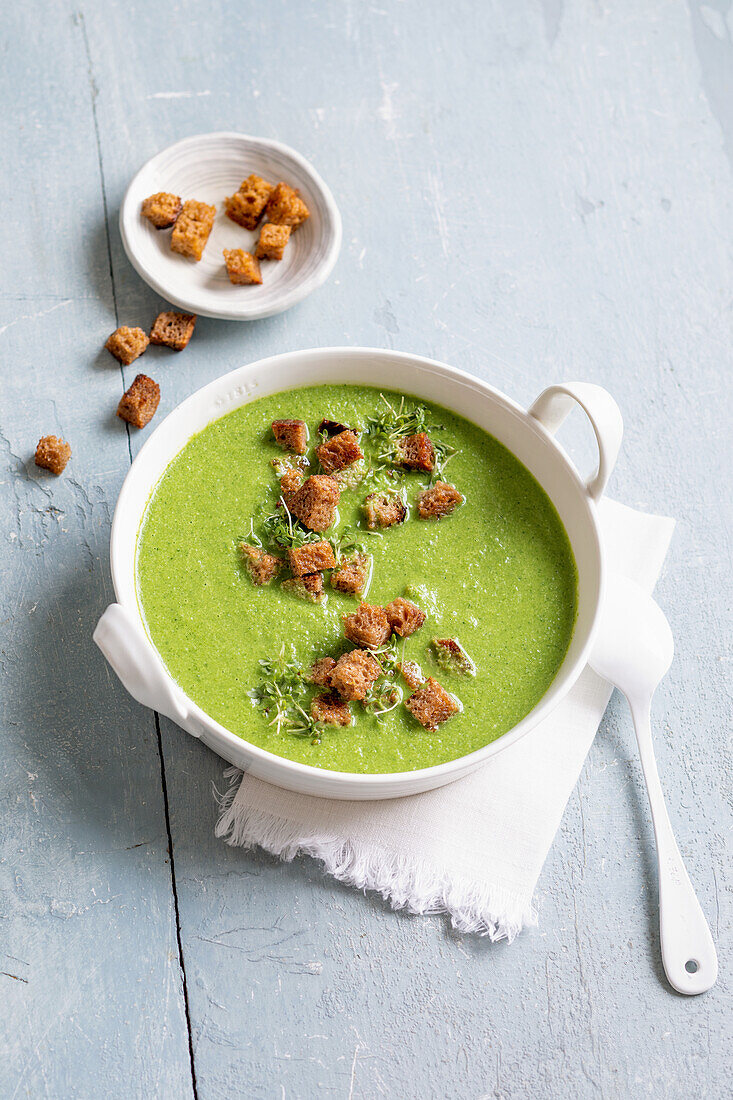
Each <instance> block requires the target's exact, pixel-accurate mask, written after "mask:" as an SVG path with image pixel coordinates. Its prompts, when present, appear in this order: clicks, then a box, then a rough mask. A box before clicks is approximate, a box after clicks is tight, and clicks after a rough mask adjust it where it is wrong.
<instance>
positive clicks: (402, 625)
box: [384, 596, 425, 638]
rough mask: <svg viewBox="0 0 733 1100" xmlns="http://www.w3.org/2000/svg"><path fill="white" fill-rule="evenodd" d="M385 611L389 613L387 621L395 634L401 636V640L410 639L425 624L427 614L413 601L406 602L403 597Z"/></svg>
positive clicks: (399, 597)
mask: <svg viewBox="0 0 733 1100" xmlns="http://www.w3.org/2000/svg"><path fill="white" fill-rule="evenodd" d="M384 610H385V611H386V612H387V621H388V623H389V625H390V627H391V628H392V631H393V633H395V634H399V636H400V637H401V638H409V637H410V635H411V634H414V633H415V631H416V630H419V629H420V627H421V626H422V624H423V623H424V622H425V612H424V611H421V610H420V608H419V607H418V606H417V604H414V603H412V601H411V600H404V599H403V598H402V596H398V597H397V599H396V600H392V603H388V604H387V606H386V607H385V609H384Z"/></svg>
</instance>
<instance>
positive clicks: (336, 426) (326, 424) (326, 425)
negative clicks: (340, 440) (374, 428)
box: [318, 420, 359, 436]
mask: <svg viewBox="0 0 733 1100" xmlns="http://www.w3.org/2000/svg"><path fill="white" fill-rule="evenodd" d="M322 432H325V433H326V435H328V436H332V435H339V433H340V432H353V433H354V435H358V434H359V433H358V432H357V430H356V428H349V427H347V426H346V424H342V423H341V421H340V420H322V421H321V423H320V424H319V425H318V434H319V435H320V434H321V433H322Z"/></svg>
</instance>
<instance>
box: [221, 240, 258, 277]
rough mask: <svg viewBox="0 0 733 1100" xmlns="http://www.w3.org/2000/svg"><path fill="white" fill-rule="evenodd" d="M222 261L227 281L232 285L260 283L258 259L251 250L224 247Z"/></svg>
mask: <svg viewBox="0 0 733 1100" xmlns="http://www.w3.org/2000/svg"><path fill="white" fill-rule="evenodd" d="M224 263H225V264H226V265H227V275H228V276H229V282H230V283H233V284H234V286H260V284H261V283H262V272H261V271H260V261H259V260H258V259H257V257H256V256H253V255H252V253H251V252H245V251H244V249H243V248H225V249H224Z"/></svg>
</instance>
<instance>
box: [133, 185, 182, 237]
mask: <svg viewBox="0 0 733 1100" xmlns="http://www.w3.org/2000/svg"><path fill="white" fill-rule="evenodd" d="M182 205H183V204H182V203H181V199H180V196H179V195H171V194H170V192H168V191H158V193H157V194H156V195H148V197H147V199H143V204H142V208H141V212H142V216H143V217H144V218H147V219H148V221H149V222H151V223H152V224H153V225H154V226H155V228H156V229H170V227H171V226H172V225H175V224H176V219H177V217H178V215H179V214H180V212H181V207H182Z"/></svg>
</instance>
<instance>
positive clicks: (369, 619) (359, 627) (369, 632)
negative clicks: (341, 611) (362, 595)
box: [344, 603, 392, 649]
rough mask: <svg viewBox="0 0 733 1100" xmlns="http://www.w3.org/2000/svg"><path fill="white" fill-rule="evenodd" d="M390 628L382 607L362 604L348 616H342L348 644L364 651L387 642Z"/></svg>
mask: <svg viewBox="0 0 733 1100" xmlns="http://www.w3.org/2000/svg"><path fill="white" fill-rule="evenodd" d="M391 633H392V628H391V626H390V625H389V620H388V619H387V612H386V611H385V610H384V608H383V607H373V606H372V605H371V604H368V603H362V604H359V607H358V609H357V610H356V611H352V612H351V614H350V615H344V634H345V635H346V637H347V638H348V639H349V641H350V642H355V643H356V645H360V646H363V647H364V648H366V649H377V647H378V646H380V645H384V643H385V642H388V641H389V637H390V635H391Z"/></svg>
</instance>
